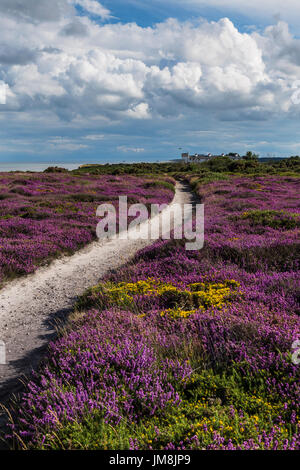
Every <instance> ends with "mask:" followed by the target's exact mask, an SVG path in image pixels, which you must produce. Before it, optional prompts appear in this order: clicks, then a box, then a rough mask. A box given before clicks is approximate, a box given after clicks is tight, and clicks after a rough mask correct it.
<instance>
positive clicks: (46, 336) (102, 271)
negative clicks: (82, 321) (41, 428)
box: [0, 183, 192, 421]
mask: <svg viewBox="0 0 300 470" xmlns="http://www.w3.org/2000/svg"><path fill="white" fill-rule="evenodd" d="M191 202H192V195H191V193H190V192H189V188H188V187H186V186H185V185H184V184H183V183H177V186H176V194H175V197H174V200H173V202H172V203H171V204H170V205H169V206H168V208H167V209H166V211H168V210H171V208H172V206H173V205H174V204H178V203H179V204H183V203H191ZM173 208H174V207H173ZM160 218H161V216H156V217H154V218H153V219H151V220H150V221H147V222H144V223H143V224H142V225H143V226H144V228H146V226H147V224H148V227H149V224H152V225H151V226H152V227H159V226H160ZM174 218H175V221H176V222H179V220H178V219H179V218H180V221H181V214H180V211H178V213H176V211H175V215H174ZM152 243H153V240H149V239H147V240H107V241H104V242H103V241H102V242H94V243H92V244H90V245H88V246H87V247H85V248H84V249H82V250H80V251H78V252H77V253H76V254H74V255H73V256H70V257H63V258H60V259H58V260H56V261H54V262H52V263H51V264H50V265H49V266H47V267H43V268H40V269H38V270H37V271H36V272H35V273H34V274H33V275H30V276H27V277H23V278H20V279H17V280H16V281H13V282H11V283H9V284H8V285H7V286H6V287H4V288H3V289H2V290H1V291H0V340H2V341H4V342H5V344H6V354H7V364H6V365H0V402H6V401H7V398H8V397H9V396H10V395H11V394H12V393H14V392H16V391H17V390H18V389H20V386H21V381H20V379H21V378H22V376H24V374H29V373H30V371H31V370H32V369H34V368H36V366H37V364H38V362H39V360H40V359H41V357H42V355H43V353H44V352H45V349H46V347H47V344H48V343H49V341H50V340H51V339H52V338H53V337H54V335H55V326H56V325H57V324H60V323H61V322H63V321H64V320H65V319H66V318H67V316H68V314H69V313H70V312H71V310H72V306H73V305H74V302H75V300H76V298H77V296H79V295H81V294H82V293H83V292H84V291H85V290H86V289H87V288H88V287H91V286H93V285H95V284H97V282H98V281H99V280H100V279H101V278H102V277H103V276H105V275H106V274H107V273H108V272H109V271H110V270H113V269H116V268H118V267H120V266H122V265H123V264H124V263H126V262H127V261H129V260H130V259H132V257H133V256H134V255H135V253H136V252H137V251H138V250H140V249H142V248H144V247H146V246H147V245H150V244H152ZM0 421H1V419H0Z"/></svg>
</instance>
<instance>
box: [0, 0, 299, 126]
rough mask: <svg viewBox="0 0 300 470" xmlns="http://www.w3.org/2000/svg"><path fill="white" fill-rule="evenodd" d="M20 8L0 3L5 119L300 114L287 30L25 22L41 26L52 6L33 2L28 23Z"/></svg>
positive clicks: (293, 49)
mask: <svg viewBox="0 0 300 470" xmlns="http://www.w3.org/2000/svg"><path fill="white" fill-rule="evenodd" d="M54 1H55V2H56V3H55V5H57V6H60V7H61V9H63V8H66V7H67V6H68V5H69V7H71V4H72V5H74V4H75V3H76V4H79V5H81V6H82V7H83V8H85V9H86V10H87V11H89V12H90V13H94V14H97V15H100V16H101V17H102V18H105V16H106V15H109V12H108V11H107V10H106V9H105V8H103V7H102V5H101V3H99V2H96V1H94V0H78V1H76V2H73V1H71V0H70V1H63V0H54ZM17 4H18V2H17V1H15V0H10V3H9V2H6V1H1V3H0V5H1V7H0V10H1V8H2V11H3V12H5V14H4V15H2V16H1V17H0V30H1V45H0V80H3V82H5V83H6V84H7V86H8V87H9V90H10V95H9V99H7V103H6V105H5V106H3V105H2V106H1V108H0V112H4V113H5V111H7V110H9V111H11V110H13V111H20V112H24V111H26V112H27V113H31V114H34V113H42V112H45V113H47V115H48V114H49V113H52V115H55V116H58V118H60V119H63V120H66V121H73V120H75V121H76V120H78V119H87V120H88V119H90V120H94V119H103V120H105V121H107V122H114V121H116V122H118V121H119V122H124V121H127V120H128V121H135V120H139V121H143V120H149V119H151V118H155V119H156V118H157V119H165V118H172V119H174V118H175V119H176V118H178V117H181V116H186V115H192V116H197V115H199V116H205V115H207V114H208V113H210V114H213V115H214V116H216V117H218V118H219V119H224V120H226V119H227V120H239V119H266V118H268V117H269V116H272V115H275V114H276V115H278V114H280V113H283V114H286V113H294V112H295V105H294V104H293V102H292V100H291V94H292V93H293V84H294V83H295V80H298V79H300V41H299V40H298V39H296V38H294V37H293V36H292V35H291V33H290V32H289V29H288V26H287V25H286V23H284V22H279V23H278V24H277V25H273V26H270V27H268V28H266V30H265V31H264V32H263V33H258V32H252V33H241V32H240V31H239V30H238V29H237V27H236V26H235V25H234V24H233V23H232V22H231V21H230V20H229V19H227V18H224V19H221V20H220V21H218V22H208V21H204V20H199V22H193V23H190V22H179V21H177V20H174V19H169V20H167V21H165V22H163V23H160V24H157V25H155V26H153V27H147V28H143V27H139V26H137V25H136V24H121V23H118V24H105V25H99V24H97V23H95V22H94V21H92V20H91V19H90V18H89V17H88V16H84V17H79V16H76V14H75V12H74V11H71V10H68V14H64V15H58V16H57V17H56V20H55V21H54V19H53V21H52V22H51V21H48V23H47V24H45V23H43V24H37V23H33V22H32V21H27V20H28V17H29V16H30V14H31V18H35V19H38V18H39V20H40V21H42V20H43V21H44V20H45V18H46V16H47V15H46V12H47V11H48V10H47V8H48V7H47V5H49V2H45V3H44V2H43V1H41V2H39V4H40V5H43V8H44V9H40V10H38V11H39V14H38V12H37V11H35V10H34V9H33V8H32V5H33V4H34V2H33V0H32V1H28V2H26V5H27V7H26V9H23V14H22V15H21V16H20V14H21V12H22V11H19V12H18V13H17V12H15V14H13V13H14V11H15V10H14V9H16V5H17ZM51 5H53V3H52V4H51ZM4 7H5V8H4ZM24 8H25V7H24ZM42 11H43V14H42ZM65 11H67V10H65ZM25 13H26V14H25ZM33 15H35V16H33ZM48 20H49V18H48ZM16 30H18V31H19V32H18V35H16V34H15V31H16Z"/></svg>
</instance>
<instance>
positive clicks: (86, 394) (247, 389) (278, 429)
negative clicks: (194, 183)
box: [13, 177, 300, 450]
mask: <svg viewBox="0 0 300 470" xmlns="http://www.w3.org/2000/svg"><path fill="white" fill-rule="evenodd" d="M258 185H259V186H258ZM297 185H298V182H297V181H296V180H295V179H291V180H286V179H284V178H277V179H276V178H275V177H272V178H258V179H255V180H254V179H250V178H235V179H233V180H231V181H225V182H218V183H210V184H208V185H203V187H202V188H201V195H202V197H205V202H206V239H205V246H204V249H203V250H201V251H200V252H193V251H186V250H185V249H184V241H179V240H172V241H158V242H157V243H155V244H154V245H153V246H152V247H148V248H146V249H144V250H142V251H141V252H139V253H138V255H137V256H136V258H135V259H134V261H133V262H132V263H130V264H128V265H126V266H125V267H124V268H122V269H121V270H119V271H118V272H116V273H113V274H111V275H110V276H109V277H108V278H107V279H105V280H103V282H101V283H100V284H99V285H98V286H95V287H94V288H91V289H89V290H88V291H87V292H86V293H85V294H84V295H83V296H82V297H81V298H80V299H79V300H78V302H77V307H76V309H75V311H74V314H73V316H72V318H71V319H70V324H69V326H68V329H67V331H65V332H64V333H63V334H62V336H61V337H60V338H59V339H58V340H57V341H56V342H54V343H52V344H51V345H50V349H49V353H48V356H47V360H46V361H45V365H44V366H43V367H41V369H40V371H39V373H38V374H37V375H35V376H34V377H33V378H32V379H31V380H30V382H29V383H28V389H27V391H26V392H25V393H24V394H23V395H22V397H21V399H20V401H19V402H18V408H19V410H20V411H19V412H18V416H17V418H16V420H15V424H14V425H13V431H14V432H15V435H17V436H19V437H20V439H21V440H20V441H19V442H21V444H20V445H21V446H23V447H27V448H43V449H49V448H52V449H62V448H63V449H170V450H172V449H182V450H184V449H208V450H210V449H228V450H230V449H242V450H244V449H246V450H248V449H250V450H251V449H267V450H276V449H291V450H294V449H298V450H299V448H300V433H299V430H300V416H299V405H300V403H299V400H300V393H299V392H300V381H299V378H300V377H299V375H300V374H299V366H297V365H295V364H293V362H292V354H291V351H292V344H293V342H294V341H295V340H296V339H298V338H300V325H299V294H298V293H297V286H298V285H299V271H298V269H297V266H298V264H297V263H298V260H297V258H296V253H297V252H299V245H298V240H297V237H298V235H299V233H298V228H297V227H293V228H288V229H287V228H286V227H277V228H274V227H270V226H269V225H262V224H259V223H256V224H252V223H251V221H250V220H248V219H246V218H243V215H242V214H243V213H244V212H245V210H252V209H253V210H262V211H264V210H269V209H267V207H271V208H272V209H270V210H274V211H282V210H283V211H285V212H289V213H291V214H295V213H298V209H297V194H298V192H297ZM260 189H263V191H264V193H263V197H262V191H259V190H260ZM245 191H247V196H246V195H245ZM232 216H234V217H232ZM296 248H297V249H296Z"/></svg>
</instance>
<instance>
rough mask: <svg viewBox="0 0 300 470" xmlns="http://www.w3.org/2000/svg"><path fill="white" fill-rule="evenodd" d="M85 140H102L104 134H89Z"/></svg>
mask: <svg viewBox="0 0 300 470" xmlns="http://www.w3.org/2000/svg"><path fill="white" fill-rule="evenodd" d="M84 138H85V139H86V140H96V141H97V140H103V139H104V138H105V135H104V134H90V135H86V136H85V137H84Z"/></svg>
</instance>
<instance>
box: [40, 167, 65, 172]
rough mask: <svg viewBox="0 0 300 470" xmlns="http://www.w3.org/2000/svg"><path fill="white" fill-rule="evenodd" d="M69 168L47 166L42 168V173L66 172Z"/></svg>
mask: <svg viewBox="0 0 300 470" xmlns="http://www.w3.org/2000/svg"><path fill="white" fill-rule="evenodd" d="M68 172H69V170H67V169H66V168H60V167H59V166H49V167H48V168H46V170H44V173H68Z"/></svg>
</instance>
